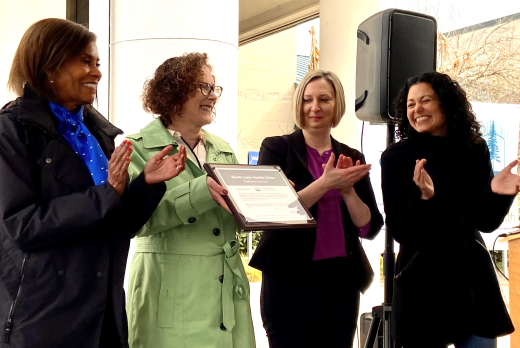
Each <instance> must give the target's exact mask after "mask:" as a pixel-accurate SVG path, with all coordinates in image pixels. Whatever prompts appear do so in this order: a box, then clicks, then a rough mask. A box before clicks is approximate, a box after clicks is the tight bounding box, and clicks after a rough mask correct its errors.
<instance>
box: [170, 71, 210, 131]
mask: <svg viewBox="0 0 520 348" xmlns="http://www.w3.org/2000/svg"><path fill="white" fill-rule="evenodd" d="M202 71H203V73H204V77H203V78H202V80H201V81H199V82H206V83H208V84H210V85H212V86H213V85H214V84H215V79H214V78H213V75H211V70H210V68H209V67H208V66H205V67H203V68H202ZM216 102H217V95H216V94H215V92H213V91H211V93H210V94H208V95H207V96H205V95H203V94H202V92H201V91H200V88H199V85H198V84H197V89H196V90H195V95H193V96H191V97H190V99H188V100H187V101H186V103H184V111H183V113H182V115H180V116H181V117H179V118H178V119H176V121H177V122H179V121H180V122H186V123H189V124H191V125H193V126H196V127H199V128H200V127H203V126H205V125H208V124H210V123H211V121H212V120H213V118H212V115H213V107H214V106H215V103H216Z"/></svg>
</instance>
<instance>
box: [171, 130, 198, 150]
mask: <svg viewBox="0 0 520 348" xmlns="http://www.w3.org/2000/svg"><path fill="white" fill-rule="evenodd" d="M166 130H167V131H168V133H170V134H171V135H172V136H173V137H174V138H182V134H181V133H179V132H177V131H176V130H173V129H168V128H166ZM200 143H202V145H204V146H206V134H205V133H203V132H200V138H199V141H198V142H197V145H198V144H200Z"/></svg>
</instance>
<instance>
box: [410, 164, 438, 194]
mask: <svg viewBox="0 0 520 348" xmlns="http://www.w3.org/2000/svg"><path fill="white" fill-rule="evenodd" d="M425 163H426V160H425V159H421V160H416V161H415V170H414V173H413V182H415V184H416V185H417V187H419V189H420V190H421V199H424V200H428V199H430V198H432V197H433V195H434V193H435V190H434V187H433V181H432V178H431V177H430V175H429V174H428V172H426V169H424V164H425Z"/></svg>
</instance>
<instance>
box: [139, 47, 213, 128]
mask: <svg viewBox="0 0 520 348" xmlns="http://www.w3.org/2000/svg"><path fill="white" fill-rule="evenodd" d="M204 67H208V68H209V69H210V70H212V69H213V68H212V66H211V65H210V64H209V63H208V54H207V53H196V52H195V53H185V54H183V55H182V56H180V57H173V58H169V59H167V60H166V61H164V63H162V64H161V65H160V66H159V67H158V68H157V69H156V70H155V74H154V76H153V77H152V78H151V79H150V80H147V81H146V82H145V83H144V87H143V88H144V91H143V95H142V100H143V109H144V110H145V111H147V112H150V113H153V114H155V115H159V118H160V119H161V121H162V123H163V124H164V126H165V127H168V126H169V125H170V124H171V123H172V118H173V117H174V116H177V117H179V115H181V114H182V111H183V110H184V103H186V101H187V100H188V99H190V97H192V96H194V95H195V93H196V91H197V88H199V86H198V83H199V82H200V81H202V79H203V78H204V72H203V70H202V69H203V68H204ZM215 115H216V113H215V108H213V118H215Z"/></svg>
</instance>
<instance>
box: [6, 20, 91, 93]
mask: <svg viewBox="0 0 520 348" xmlns="http://www.w3.org/2000/svg"><path fill="white" fill-rule="evenodd" d="M92 41H96V34H94V33H93V32H91V31H89V30H88V29H87V28H85V27H84V26H82V25H81V24H77V23H74V22H71V21H68V20H65V19H59V18H47V19H42V20H40V21H38V22H36V23H34V24H33V25H31V26H30V27H29V29H27V31H26V32H25V34H24V35H23V37H22V40H20V44H19V45H18V49H17V50H16V53H15V54H14V58H13V65H12V66H11V72H10V73H9V80H8V81H7V88H8V89H9V90H11V91H13V92H14V93H15V94H16V95H18V96H21V95H22V94H23V88H24V86H25V84H29V85H30V86H31V88H32V89H33V90H34V91H35V92H36V93H37V94H38V95H40V96H42V97H45V98H47V99H51V100H54V101H57V100H56V95H55V93H54V91H53V89H52V86H51V83H50V81H51V80H52V77H53V76H54V75H55V74H56V73H57V72H58V71H59V70H60V69H61V68H62V67H63V65H65V64H67V63H68V62H70V61H71V60H73V59H74V58H76V57H77V56H79V55H80V54H81V53H82V52H83V51H84V50H85V48H86V47H87V46H88V45H89V44H90V43H91V42H92Z"/></svg>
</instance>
